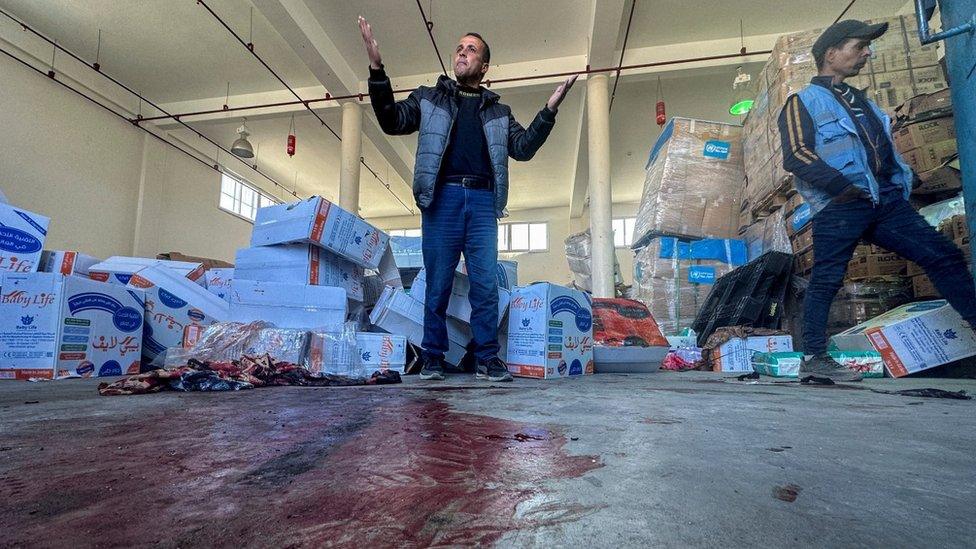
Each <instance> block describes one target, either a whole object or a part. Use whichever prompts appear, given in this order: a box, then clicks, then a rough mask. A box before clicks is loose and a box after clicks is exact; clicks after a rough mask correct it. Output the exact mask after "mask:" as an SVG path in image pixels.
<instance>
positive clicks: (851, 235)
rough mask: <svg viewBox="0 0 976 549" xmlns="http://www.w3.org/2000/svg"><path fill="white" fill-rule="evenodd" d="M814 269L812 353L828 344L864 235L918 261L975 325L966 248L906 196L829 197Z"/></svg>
mask: <svg viewBox="0 0 976 549" xmlns="http://www.w3.org/2000/svg"><path fill="white" fill-rule="evenodd" d="M812 223H813V259H814V264H813V274H812V276H811V278H810V286H809V288H807V293H806V298H805V299H804V303H803V308H804V312H803V346H804V349H803V350H804V352H805V353H807V354H817V353H822V352H824V351H826V350H827V334H826V331H827V314H828V312H829V311H830V304H831V302H832V301H833V300H834V296H835V295H837V291H838V290H840V288H841V286H842V285H843V283H844V275H845V273H846V272H847V263H848V261H850V260H851V257H852V256H853V254H854V248H855V247H857V243H858V240H860V239H862V238H863V239H864V240H867V241H868V242H870V243H872V244H876V245H878V246H881V247H882V248H885V249H887V250H890V251H892V252H894V253H896V254H898V255H900V256H901V257H903V258H905V259H907V260H909V261H914V262H915V263H917V264H918V265H919V267H921V268H922V269H924V270H925V274H927V275H928V276H929V278H930V279H932V283H933V284H934V285H935V287H936V288H937V289H938V290H939V293H941V294H942V295H943V296H945V298H946V300H948V301H949V303H950V304H951V305H952V306H953V308H955V309H956V311H958V312H959V314H960V315H961V316H962V317H963V319H965V320H966V321H967V322H969V324H970V325H971V326H973V328H974V329H976V285H974V282H973V277H972V275H971V274H970V273H969V271H968V269H967V267H966V260H965V258H964V257H963V255H962V252H961V251H960V250H959V248H957V247H956V246H955V245H954V244H953V243H952V242H951V241H950V240H949V239H948V238H946V237H945V236H943V235H942V234H940V233H939V232H938V231H936V230H935V228H933V227H932V226H931V225H929V224H928V222H926V221H925V219H924V218H923V217H922V216H921V215H919V213H918V212H917V211H915V209H914V208H912V207H911V205H909V204H908V202H906V201H905V199H904V198H902V197H901V196H888V197H885V198H883V199H882V202H881V204H880V205H878V206H874V205H873V204H872V203H871V201H869V200H854V201H851V202H846V203H842V204H835V203H830V204H828V205H827V207H826V208H824V209H823V210H821V211H820V212H818V213H817V215H815V216H814V217H813V221H812Z"/></svg>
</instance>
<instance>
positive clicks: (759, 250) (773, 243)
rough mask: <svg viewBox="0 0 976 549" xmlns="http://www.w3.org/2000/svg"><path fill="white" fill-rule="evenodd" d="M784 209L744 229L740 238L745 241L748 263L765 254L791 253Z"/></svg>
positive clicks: (791, 248) (791, 246) (791, 247)
mask: <svg viewBox="0 0 976 549" xmlns="http://www.w3.org/2000/svg"><path fill="white" fill-rule="evenodd" d="M785 213H786V211H785V208H780V209H778V210H776V211H775V212H773V213H771V214H769V215H768V216H766V217H765V218H763V219H760V220H759V221H756V222H755V223H753V224H752V225H749V227H748V228H747V229H746V232H745V234H743V236H742V238H743V239H744V240H745V241H746V249H747V250H748V254H749V261H752V260H754V259H756V258H757V257H759V256H761V255H762V254H764V253H766V252H783V253H787V254H792V253H793V245H792V244H790V237H789V234H787V232H786V221H785V219H784V214H785Z"/></svg>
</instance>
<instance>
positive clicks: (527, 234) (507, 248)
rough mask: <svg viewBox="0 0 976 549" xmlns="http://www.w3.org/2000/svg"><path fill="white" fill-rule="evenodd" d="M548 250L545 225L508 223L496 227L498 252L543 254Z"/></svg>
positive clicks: (546, 226) (547, 236)
mask: <svg viewBox="0 0 976 549" xmlns="http://www.w3.org/2000/svg"><path fill="white" fill-rule="evenodd" d="M548 249H549V225H548V224H547V223H508V224H504V225H499V226H498V251H499V252H544V251H546V250H548Z"/></svg>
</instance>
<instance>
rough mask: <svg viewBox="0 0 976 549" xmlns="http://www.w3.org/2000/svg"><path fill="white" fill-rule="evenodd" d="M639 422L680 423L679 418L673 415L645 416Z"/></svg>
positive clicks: (654, 423)
mask: <svg viewBox="0 0 976 549" xmlns="http://www.w3.org/2000/svg"><path fill="white" fill-rule="evenodd" d="M640 422H641V423H646V424H648V425H674V424H675V423H681V420H680V419H678V418H673V417H645V418H643V419H641V420H640Z"/></svg>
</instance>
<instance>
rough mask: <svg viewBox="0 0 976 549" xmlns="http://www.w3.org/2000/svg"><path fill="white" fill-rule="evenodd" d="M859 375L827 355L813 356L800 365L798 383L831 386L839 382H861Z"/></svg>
mask: <svg viewBox="0 0 976 549" xmlns="http://www.w3.org/2000/svg"><path fill="white" fill-rule="evenodd" d="M861 379H862V378H861V374H860V373H859V372H855V371H854V370H851V369H850V368H847V367H845V366H844V365H843V364H841V363H839V362H837V361H836V360H834V359H833V358H831V357H830V355H828V354H827V353H820V354H817V355H813V356H812V357H810V358H809V359H804V360H803V362H802V363H801V364H800V383H811V382H812V383H822V384H825V385H833V384H834V383H835V382H841V381H861Z"/></svg>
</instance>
